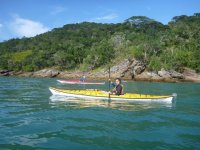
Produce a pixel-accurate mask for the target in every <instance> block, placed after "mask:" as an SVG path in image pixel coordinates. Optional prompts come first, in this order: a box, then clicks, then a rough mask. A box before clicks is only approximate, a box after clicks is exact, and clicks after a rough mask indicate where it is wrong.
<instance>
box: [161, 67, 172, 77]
mask: <svg viewBox="0 0 200 150" xmlns="http://www.w3.org/2000/svg"><path fill="white" fill-rule="evenodd" d="M158 75H159V76H160V77H163V78H166V79H170V78H171V75H170V72H169V71H166V70H165V69H164V68H162V69H161V70H160V71H158Z"/></svg>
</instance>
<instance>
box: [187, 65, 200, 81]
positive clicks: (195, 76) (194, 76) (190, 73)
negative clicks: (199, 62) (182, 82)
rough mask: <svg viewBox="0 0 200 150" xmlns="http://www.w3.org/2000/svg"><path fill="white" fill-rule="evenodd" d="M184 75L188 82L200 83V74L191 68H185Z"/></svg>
mask: <svg viewBox="0 0 200 150" xmlns="http://www.w3.org/2000/svg"><path fill="white" fill-rule="evenodd" d="M183 75H184V77H185V79H186V80H189V81H195V82H200V74H199V73H197V72H196V71H195V70H192V69H190V68H184V71H183Z"/></svg>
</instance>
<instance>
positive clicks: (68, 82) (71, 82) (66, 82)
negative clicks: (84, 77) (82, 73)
mask: <svg viewBox="0 0 200 150" xmlns="http://www.w3.org/2000/svg"><path fill="white" fill-rule="evenodd" d="M57 81H58V82H60V83H62V84H85V85H103V84H105V82H86V81H79V80H57Z"/></svg>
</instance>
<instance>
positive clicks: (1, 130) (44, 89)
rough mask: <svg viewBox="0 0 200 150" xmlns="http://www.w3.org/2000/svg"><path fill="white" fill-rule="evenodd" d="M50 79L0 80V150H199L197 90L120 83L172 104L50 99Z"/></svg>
mask: <svg viewBox="0 0 200 150" xmlns="http://www.w3.org/2000/svg"><path fill="white" fill-rule="evenodd" d="M50 86H52V87H60V88H65V89H84V88H85V89H90V88H95V89H104V90H107V89H108V84H106V85H98V86H95V85H90V86H88V85H85V86H84V85H67V84H66V85H61V84H60V83H58V82H57V81H56V79H47V78H11V77H0V149H19V150H24V149H28V150H29V149H38V150H39V149H70V150H71V149H73V150H74V149H85V150H87V149H91V150H104V149H105V150H110V149H127V150H131V149H161V150H163V149H200V84H195V83H150V82H125V83H124V86H125V91H127V92H136V93H148V94H158V95H168V94H172V93H177V95H178V96H177V98H176V99H175V101H174V102H173V103H172V104H165V103H155V102H154V103H153V102H152V103H151V102H148V103H147V102H131V103H130V102H129V103H128V102H112V101H111V102H108V101H89V100H78V99H69V98H66V97H55V96H52V95H51V93H50V91H49V90H48V87H50Z"/></svg>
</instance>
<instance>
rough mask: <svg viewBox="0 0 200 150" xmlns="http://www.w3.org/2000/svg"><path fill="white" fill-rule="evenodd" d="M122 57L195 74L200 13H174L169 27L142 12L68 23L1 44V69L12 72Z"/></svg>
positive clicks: (85, 65)
mask: <svg viewBox="0 0 200 150" xmlns="http://www.w3.org/2000/svg"><path fill="white" fill-rule="evenodd" d="M125 58H136V59H138V60H141V61H143V62H144V63H145V64H146V66H147V69H148V70H151V71H152V70H153V71H158V70H160V69H161V68H165V69H174V70H177V71H180V70H181V69H182V68H183V67H188V68H192V69H195V70H196V71H198V72H199V71H200V13H197V14H194V15H193V16H185V15H183V16H176V17H174V18H173V19H172V21H171V22H169V23H168V25H163V24H162V23H160V22H157V21H155V20H153V19H150V18H147V17H144V16H133V17H131V18H129V19H127V20H125V21H124V22H123V23H118V24H100V23H90V22H83V23H79V24H67V25H65V26H63V27H62V28H55V29H53V30H52V31H49V32H47V33H44V34H41V35H37V36H35V37H33V38H25V37H24V38H22V39H11V40H8V41H5V42H1V43H0V69H7V70H14V71H21V70H22V71H36V70H40V69H43V68H48V67H57V68H58V69H60V70H65V69H66V70H67V69H75V68H76V69H80V70H83V71H89V70H92V69H95V68H98V67H101V66H104V65H106V64H108V63H114V62H116V61H114V60H123V59H125Z"/></svg>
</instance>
